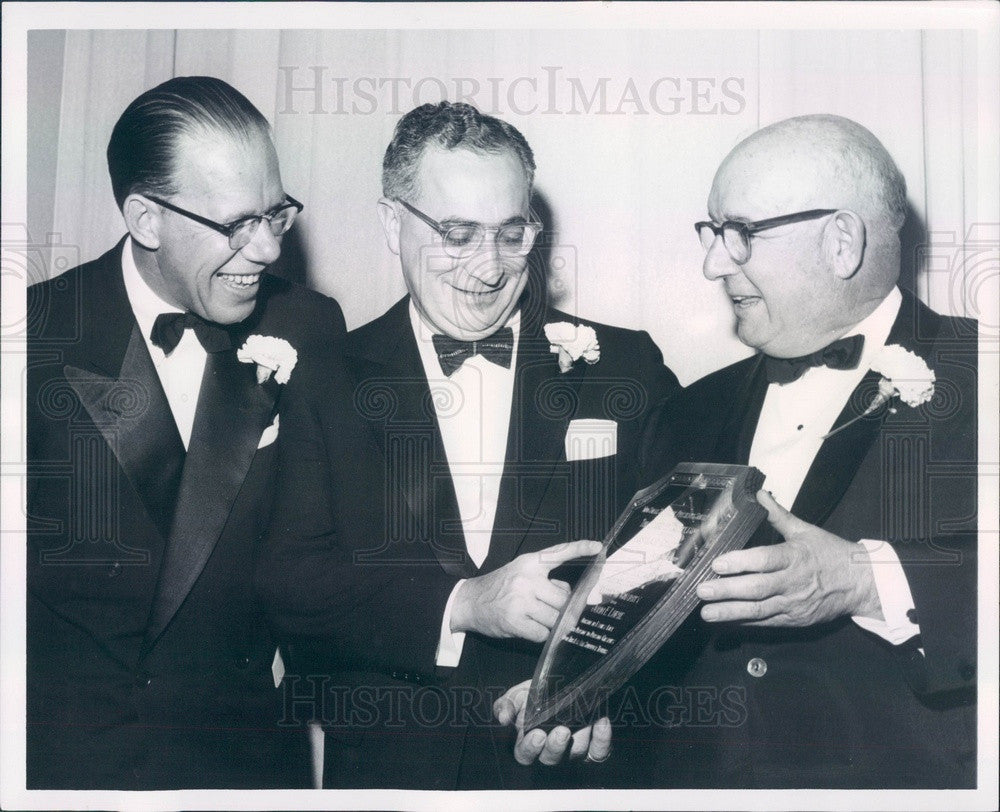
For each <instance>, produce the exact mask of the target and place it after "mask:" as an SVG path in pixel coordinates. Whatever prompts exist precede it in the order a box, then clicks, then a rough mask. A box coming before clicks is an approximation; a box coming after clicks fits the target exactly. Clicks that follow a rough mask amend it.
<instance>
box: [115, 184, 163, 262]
mask: <svg viewBox="0 0 1000 812" xmlns="http://www.w3.org/2000/svg"><path fill="white" fill-rule="evenodd" d="M122 215H123V216H124V217H125V227H126V228H127V229H128V233H129V234H130V235H131V236H132V239H133V240H135V241H136V242H137V243H139V245H141V246H142V247H143V248H145V249H147V250H149V251H155V250H156V249H157V248H159V247H160V224H161V222H162V220H163V213H162V212H161V211H160V210H159V208H158V207H154V206H153V204H152V202H150V200H149V199H148V198H145V197H143V196H142V195H139V194H132V195H129V196H128V197H126V198H125V203H124V204H123V205H122Z"/></svg>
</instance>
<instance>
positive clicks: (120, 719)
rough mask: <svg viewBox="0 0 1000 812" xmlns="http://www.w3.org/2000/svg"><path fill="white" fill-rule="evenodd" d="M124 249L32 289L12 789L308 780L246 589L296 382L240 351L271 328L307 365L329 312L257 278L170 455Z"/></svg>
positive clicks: (325, 305)
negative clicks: (19, 749)
mask: <svg viewBox="0 0 1000 812" xmlns="http://www.w3.org/2000/svg"><path fill="white" fill-rule="evenodd" d="M121 252H122V243H119V244H118V246H116V247H115V248H114V249H112V250H111V251H109V252H108V253H107V254H105V255H104V256H102V257H101V258H100V259H98V260H96V261H94V262H90V263H87V264H85V265H82V266H80V267H77V268H74V269H72V270H70V271H68V272H66V273H65V274H63V275H61V276H59V277H56V278H54V279H51V280H49V281H47V282H44V283H41V284H38V285H35V286H33V287H31V288H30V289H29V291H28V313H29V314H30V315H29V328H28V335H29V339H28V343H29V347H28V351H29V360H28V388H27V418H28V424H27V441H28V446H27V447H28V492H27V509H28V520H27V523H28V556H27V579H28V598H27V782H28V787H31V788H66V789H96V788H100V789H172V788H185V787H296V786H309V777H308V753H307V747H306V746H305V742H304V739H303V737H302V735H301V731H299V730H295V729H286V728H283V727H281V726H279V725H278V722H279V719H280V713H281V708H282V704H281V696H280V693H279V691H278V690H276V689H275V685H274V676H273V675H272V663H273V658H274V654H275V642H274V640H273V638H272V636H271V634H270V632H269V631H268V629H267V626H266V624H265V622H264V617H263V614H262V612H261V610H260V608H259V604H258V602H257V601H256V600H255V599H254V596H253V592H252V574H253V563H254V557H255V554H256V551H257V549H258V547H259V543H260V539H261V537H262V535H263V533H264V532H265V530H266V527H267V520H268V518H269V514H270V505H271V496H272V489H273V479H274V476H275V470H276V458H277V452H276V446H275V445H274V443H273V442H272V443H269V442H268V441H269V440H270V439H271V438H272V437H273V436H274V433H275V428H276V426H275V425H274V423H275V417H276V415H277V414H278V407H279V404H280V400H281V395H282V389H283V388H284V389H289V388H293V387H294V384H295V380H296V377H297V376H296V375H295V373H294V372H293V374H292V378H291V381H290V382H289V384H288V385H287V386H285V387H281V386H279V385H278V384H276V383H275V382H274V380H273V378H272V379H271V380H269V381H268V382H267V383H265V384H264V385H258V384H257V381H256V376H255V368H254V365H253V364H245V363H240V362H239V361H238V360H237V358H236V349H237V348H238V347H239V346H240V345H241V343H242V341H243V339H244V338H245V336H246V335H247V334H250V333H260V334H263V335H271V336H277V337H281V338H284V339H286V340H288V341H289V342H290V343H291V344H292V345H293V347H295V348H296V349H297V351H298V354H299V362H298V363H299V366H300V367H308V366H309V363H310V358H311V357H313V356H314V355H316V353H325V352H327V351H328V350H329V347H330V346H333V345H336V344H337V343H338V342H340V341H342V338H343V336H344V332H345V331H344V325H343V317H342V315H341V312H340V309H339V307H338V306H337V305H336V303H335V302H333V301H332V300H329V299H326V298H325V297H322V296H320V295H319V294H314V293H311V292H309V291H306V290H305V289H302V288H299V287H295V286H293V285H291V284H290V283H287V282H285V281H283V280H279V279H277V278H275V277H270V276H267V275H265V276H264V277H262V282H261V294H260V300H259V303H258V307H257V309H256V311H255V313H254V314H253V316H251V318H250V319H249V320H248V321H247V322H244V323H243V324H241V325H239V326H238V327H237V328H236V329H235V330H234V342H233V343H234V346H233V348H232V349H230V350H227V351H223V352H218V353H209V355H208V358H207V360H206V365H205V372H204V376H203V378H202V382H201V387H200V394H199V400H198V404H197V413H196V417H195V421H194V427H193V432H192V436H191V440H190V446H189V450H188V451H187V452H185V449H184V446H183V444H182V441H181V438H180V435H179V433H178V430H177V427H176V424H175V422H174V419H173V416H172V414H171V411H170V407H169V405H168V402H167V399H166V396H165V394H164V392H163V389H162V386H161V385H160V382H159V378H158V377H157V374H156V370H155V369H154V367H153V363H152V359H151V357H150V355H149V352H148V350H147V347H146V344H145V341H144V339H143V337H142V335H141V334H140V332H139V327H138V325H137V323H136V321H135V318H134V316H133V314H132V311H131V308H130V306H129V302H128V298H127V295H126V291H125V286H124V282H123V279H122V266H121ZM279 425H280V423H279ZM259 446H261V447H259ZM279 676H280V675H279Z"/></svg>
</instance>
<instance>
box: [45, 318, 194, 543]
mask: <svg viewBox="0 0 1000 812" xmlns="http://www.w3.org/2000/svg"><path fill="white" fill-rule="evenodd" d="M63 374H64V375H65V376H66V381H67V382H68V383H69V385H70V386H72V387H73V389H74V391H75V392H76V394H77V397H79V398H80V402H81V403H82V404H83V405H84V407H85V408H86V409H87V413H88V414H89V415H90V419H91V421H93V423H94V425H95V426H96V427H97V428H98V429H99V430H100V432H101V434H102V436H103V437H104V440H105V441H106V442H107V444H108V445H109V446H110V448H111V450H112V451H113V452H114V454H115V457H117V459H118V464H119V465H120V466H121V467H122V470H123V471H124V472H125V475H126V476H127V477H128V479H129V482H131V484H132V487H133V488H134V489H135V491H136V493H137V494H138V495H139V498H140V499H141V500H142V502H143V505H145V508H146V512H147V513H148V514H149V517H150V518H151V519H152V521H153V524H154V525H156V528H157V529H158V530H159V531H160V534H161V535H162V536H163V538H166V537H167V534H168V533H169V532H170V523H171V520H172V518H173V510H174V503H175V500H176V497H177V489H178V486H179V484H180V478H181V470H182V468H183V465H184V445H183V443H182V442H181V437H180V434H179V433H178V431H177V424H176V422H175V421H174V417H173V414H172V413H171V411H170V405H169V404H168V403H167V397H166V395H165V394H164V392H163V387H162V386H161V385H160V379H159V377H158V376H157V374H156V369H155V368H154V366H153V361H152V359H151V358H150V357H149V351H148V350H147V348H146V342H145V340H144V339H143V337H142V335H141V333H140V332H139V327H138V325H135V324H134V322H133V327H132V332H131V335H130V337H129V340H128V344H127V347H126V350H125V354H124V357H123V359H122V362H121V368H120V370H119V371H118V372H117V374H112V375H104V374H101V373H100V372H95V371H87V370H83V369H79V368H78V367H74V366H71V365H67V366H66V367H64V370H63Z"/></svg>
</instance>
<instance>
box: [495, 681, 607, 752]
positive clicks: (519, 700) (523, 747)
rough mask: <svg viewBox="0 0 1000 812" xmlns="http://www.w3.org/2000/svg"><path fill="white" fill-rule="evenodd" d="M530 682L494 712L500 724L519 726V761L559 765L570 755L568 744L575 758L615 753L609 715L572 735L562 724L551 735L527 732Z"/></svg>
mask: <svg viewBox="0 0 1000 812" xmlns="http://www.w3.org/2000/svg"><path fill="white" fill-rule="evenodd" d="M530 684H531V680H525V681H524V682H521V683H519V684H517V685H515V686H514V687H513V688H511V689H510V690H508V691H507V693H505V694H504V695H503V696H502V697H500V698H499V699H498V700H497V701H496V702H494V703H493V715H494V716H496V718H497V719H498V720H499V722H500V724H502V725H510V724H516V725H517V742H516V743H515V745H514V758H515V759H517V763H518V764H524V765H529V764H534V763H535V762H536V761H537V762H539V763H541V764H545V765H546V766H552V765H553V764H558V763H559V762H561V761H562V760H563V757H564V756H565V754H566V746H567V745H569V746H570V753H569V757H570V758H571V759H574V760H576V759H580V758H583V759H584V760H585V761H595V762H597V761H606V760H607V758H608V756H610V755H611V720H610V719H608V718H607V717H604V718H602V719H599V720H598V721H597V722H595V723H594V724H593V725H588V726H587V727H584V728H581V729H580V730H578V731H576V732H575V733H572V734H571V733H570V730H569V728H568V727H564V726H562V725H560V726H559V727H555V728H553V729H552V730H551V731H549V733H548V735H546V733H545V731H544V730H541V729H536V730H531V731H529V732H528V733H527V734H526V733H525V732H524V705H525V702H526V701H527V699H528V686H529V685H530Z"/></svg>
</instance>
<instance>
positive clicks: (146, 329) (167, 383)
mask: <svg viewBox="0 0 1000 812" xmlns="http://www.w3.org/2000/svg"><path fill="white" fill-rule="evenodd" d="M122 275H123V277H124V280H125V292H126V293H127V294H128V301H129V304H130V305H131V306H132V312H133V313H134V314H135V320H136V321H137V322H138V323H139V330H140V332H142V337H143V338H144V339H145V341H146V348H147V349H148V350H149V355H150V357H151V358H152V359H153V366H154V367H155V368H156V374H157V375H158V376H159V378H160V384H161V385H162V386H163V391H164V393H165V394H166V396H167V403H169V404H170V412H171V413H172V414H173V416H174V422H175V423H176V424H177V431H178V432H180V435H181V440H182V442H183V443H184V448H185V450H186V449H187V447H188V443H189V442H190V441H191V429H192V428H193V427H194V414H195V410H196V409H197V408H198V393H199V391H200V390H201V376H202V374H203V373H204V371H205V360H206V359H207V357H208V353H207V352H205V348H204V347H202V346H201V342H200V341H198V337H197V336H196V335H195V333H194V330H185V331H184V335H183V336H182V337H181V340H180V342H179V343H178V344H177V346H176V347H175V348H174V350H173V352H171V353H170V355H166V354H165V353H164V352H163V350H161V349H160V348H159V347H157V346H156V345H155V344H154V343H153V341H152V339H151V338H150V335H151V334H152V332H153V322H155V321H156V317H157V316H159V315H160V314H161V313H183V312H184V311H183V310H181V308H179V307H176V306H174V305H172V304H169V303H167V302H165V301H163V299H161V298H160V297H159V296H158V295H157V294H156V293H155V292H154V291H153V289H152V288H151V287H149V285H147V284H146V281H145V280H144V279H143V278H142V276H141V275H140V274H139V269H138V268H137V267H136V265H135V259H134V258H133V257H132V238H131V237H129V238H127V239H126V240H125V248H124V250H123V251H122Z"/></svg>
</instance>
